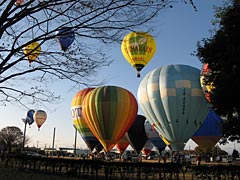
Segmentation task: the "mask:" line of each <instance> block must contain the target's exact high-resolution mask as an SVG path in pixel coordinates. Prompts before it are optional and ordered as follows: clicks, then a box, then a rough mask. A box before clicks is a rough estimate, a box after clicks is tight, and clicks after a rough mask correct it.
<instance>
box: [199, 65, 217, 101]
mask: <svg viewBox="0 0 240 180" xmlns="http://www.w3.org/2000/svg"><path fill="white" fill-rule="evenodd" d="M210 74H211V70H210V69H209V67H208V64H203V66H202V70H201V75H200V82H201V86H202V90H203V92H204V95H205V97H206V99H207V101H208V102H209V103H210V102H211V91H212V90H213V89H214V86H213V83H212V82H210V83H207V84H206V83H205V81H204V80H205V78H207V76H208V75H210Z"/></svg>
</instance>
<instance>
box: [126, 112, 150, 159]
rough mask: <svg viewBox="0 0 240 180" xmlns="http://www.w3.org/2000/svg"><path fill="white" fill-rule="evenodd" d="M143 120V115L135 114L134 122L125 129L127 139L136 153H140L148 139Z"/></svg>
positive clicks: (144, 118)
mask: <svg viewBox="0 0 240 180" xmlns="http://www.w3.org/2000/svg"><path fill="white" fill-rule="evenodd" d="M145 120H146V117H145V116H143V115H137V117H136V119H135V121H134V123H133V124H132V126H131V127H130V128H129V129H128V131H127V138H128V141H129V143H130V145H131V146H132V148H133V149H134V150H135V151H136V153H137V154H140V152H141V150H142V149H143V147H144V145H145V143H146V141H147V139H148V137H147V134H146V132H145V128H144V122H145Z"/></svg>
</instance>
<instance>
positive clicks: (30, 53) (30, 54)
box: [23, 42, 41, 63]
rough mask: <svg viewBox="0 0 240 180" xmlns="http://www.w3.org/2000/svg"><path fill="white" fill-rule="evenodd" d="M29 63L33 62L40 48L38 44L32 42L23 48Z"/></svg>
mask: <svg viewBox="0 0 240 180" xmlns="http://www.w3.org/2000/svg"><path fill="white" fill-rule="evenodd" d="M23 52H24V54H25V55H26V57H27V59H28V61H29V63H31V62H33V61H34V60H35V59H36V58H37V57H38V56H39V55H40V53H41V47H40V44H39V43H38V42H33V43H31V44H29V45H27V46H25V47H24V48H23Z"/></svg>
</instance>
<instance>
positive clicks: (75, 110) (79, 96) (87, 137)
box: [71, 88, 102, 151]
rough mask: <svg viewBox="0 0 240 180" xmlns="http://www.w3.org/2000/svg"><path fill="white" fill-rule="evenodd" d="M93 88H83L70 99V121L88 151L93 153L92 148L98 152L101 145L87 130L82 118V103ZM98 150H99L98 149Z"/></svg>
mask: <svg viewBox="0 0 240 180" xmlns="http://www.w3.org/2000/svg"><path fill="white" fill-rule="evenodd" d="M93 89H94V88H85V89H82V90H80V91H78V92H77V93H76V94H75V96H74V97H73V99H72V103H71V112H72V120H73V124H74V126H75V128H76V129H77V130H78V132H79V134H80V135H81V137H82V139H83V140H84V142H85V143H86V145H87V147H88V148H89V150H90V151H93V150H94V148H95V149H96V150H97V151H99V150H102V147H101V144H100V142H99V141H98V139H97V138H96V137H95V136H94V135H93V133H92V132H91V130H90V129H89V127H88V125H87V123H86V122H85V120H84V118H83V116H82V102H83V99H84V98H85V96H86V95H87V94H88V93H89V92H90V91H92V90H93ZM99 148H100V149H99Z"/></svg>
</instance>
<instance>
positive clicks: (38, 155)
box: [23, 151, 42, 157]
mask: <svg viewBox="0 0 240 180" xmlns="http://www.w3.org/2000/svg"><path fill="white" fill-rule="evenodd" d="M23 154H24V155H26V156H32V157H41V156H42V155H41V154H39V153H36V152H34V151H24V152H23Z"/></svg>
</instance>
